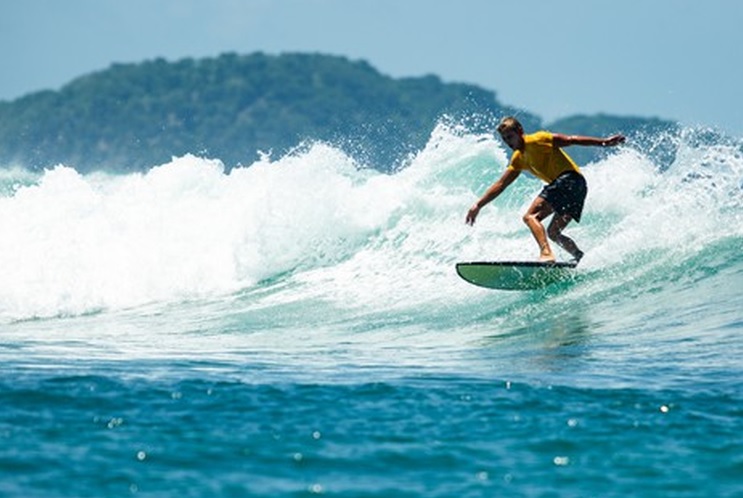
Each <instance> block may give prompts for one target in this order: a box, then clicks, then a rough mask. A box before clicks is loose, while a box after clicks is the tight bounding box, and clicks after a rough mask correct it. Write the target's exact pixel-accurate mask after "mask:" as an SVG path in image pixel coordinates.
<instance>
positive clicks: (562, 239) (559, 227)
mask: <svg viewBox="0 0 743 498" xmlns="http://www.w3.org/2000/svg"><path fill="white" fill-rule="evenodd" d="M572 220H573V218H572V216H570V215H569V214H555V216H553V217H552V221H551V222H550V225H549V227H548V228H547V233H548V235H549V238H550V239H551V240H554V241H555V242H557V244H558V245H559V246H560V247H562V248H563V249H565V250H566V251H567V252H569V253H570V254H571V255H572V256H573V258H575V260H576V261H580V259H581V258H582V257H583V251H581V250H580V249H578V246H577V244H576V243H575V242H574V241H573V239H571V238H570V237H568V236H566V235H563V233H562V231H563V230H565V227H566V226H568V223H570V222H571V221H572Z"/></svg>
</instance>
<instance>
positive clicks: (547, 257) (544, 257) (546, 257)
mask: <svg viewBox="0 0 743 498" xmlns="http://www.w3.org/2000/svg"><path fill="white" fill-rule="evenodd" d="M539 261H540V262H542V263H554V262H555V255H554V254H552V253H550V254H540V255H539Z"/></svg>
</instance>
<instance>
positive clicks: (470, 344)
mask: <svg viewBox="0 0 743 498" xmlns="http://www.w3.org/2000/svg"><path fill="white" fill-rule="evenodd" d="M651 156H652V155H651V151H643V150H639V149H637V148H636V147H633V146H632V144H629V145H628V146H626V147H622V148H618V149H615V150H614V151H613V153H612V154H611V155H610V156H609V157H607V158H606V159H604V160H601V161H599V162H596V163H593V164H589V165H586V166H585V167H584V173H585V175H586V177H587V179H588V183H589V198H588V201H587V207H586V211H585V213H584V221H583V222H582V223H581V224H579V225H578V224H576V225H574V226H571V227H570V228H569V231H568V232H567V233H569V234H570V235H571V236H573V237H574V238H575V239H576V241H578V243H579V244H580V245H581V247H582V248H583V249H584V250H585V251H586V257H585V258H584V260H583V261H582V262H581V265H580V267H579V268H578V269H577V271H576V276H575V278H574V279H573V280H571V281H569V282H563V283H560V284H556V285H554V286H551V287H548V288H546V289H543V290H538V291H530V292H499V291H489V290H485V289H481V288H477V287H474V286H470V285H468V284H466V283H465V282H463V281H461V280H460V279H459V278H458V277H457V275H456V273H455V271H454V264H455V263H456V262H457V261H461V260H482V259H499V258H508V259H522V258H523V259H534V258H535V257H536V247H535V244H534V242H533V241H532V240H531V236H530V235H529V233H528V230H527V229H526V227H525V226H524V225H523V223H522V222H521V220H520V218H521V213H522V212H523V211H524V210H525V209H526V207H527V206H528V204H529V203H530V201H531V200H532V198H533V196H534V195H535V193H536V192H537V191H538V189H539V188H540V185H539V183H538V182H537V181H536V180H530V179H526V178H523V177H522V178H520V179H519V181H518V182H517V183H515V184H514V185H512V186H511V188H510V189H509V190H508V191H507V192H506V193H505V194H504V195H503V196H502V197H501V198H499V199H498V200H496V201H495V202H494V203H493V204H491V205H489V206H488V207H487V208H485V209H484V210H483V211H482V213H481V215H480V218H479V219H478V223H477V224H476V226H474V227H469V226H466V225H465V223H464V217H465V214H466V211H467V209H468V207H469V206H470V205H471V204H472V202H473V201H474V200H475V199H476V198H477V196H478V195H479V194H480V193H481V192H482V191H483V190H484V189H485V188H486V187H487V186H488V185H489V184H490V182H492V181H493V180H494V179H495V178H496V177H497V176H498V175H499V174H500V172H501V170H502V168H503V165H504V163H505V161H506V158H507V152H506V150H504V148H503V146H502V145H501V143H500V142H498V141H496V140H494V139H493V138H492V137H487V136H476V135H472V134H468V133H467V132H466V131H464V130H459V129H456V128H447V127H444V126H442V127H440V128H438V129H437V130H436V131H435V132H434V133H433V134H432V136H431V139H430V141H429V144H428V145H427V147H426V148H425V149H424V150H422V151H420V153H419V154H418V155H416V156H415V157H412V158H411V159H410V163H409V164H408V165H407V166H406V167H404V168H401V169H400V170H399V171H398V172H396V173H394V174H382V173H378V172H375V171H373V170H369V169H365V168H364V167H363V165H360V164H357V163H356V162H355V161H354V160H353V158H351V157H348V156H347V155H345V154H343V153H342V152H341V151H340V150H339V149H337V148H335V147H333V146H332V145H327V144H316V145H314V146H311V147H307V148H304V149H301V150H299V151H297V152H295V153H294V154H292V155H289V156H287V157H280V158H272V157H268V156H267V157H264V158H263V159H261V160H260V161H259V162H257V163H256V164H253V165H251V166H250V167H247V168H240V169H234V170H232V171H231V172H230V173H229V174H226V173H225V168H224V166H223V165H222V163H221V162H220V161H219V160H218V159H205V158H198V157H194V156H185V157H180V158H174V159H173V160H172V161H171V162H169V163H167V164H163V165H153V168H152V169H151V170H150V171H149V172H147V173H145V174H130V175H118V176H116V175H105V174H94V175H88V176H81V175H80V174H78V173H76V172H75V170H74V168H73V166H74V165H60V166H58V167H56V168H54V169H51V170H48V171H45V172H43V173H42V174H30V173H26V172H23V171H19V170H14V169H6V170H4V171H2V175H0V192H1V197H0V234H2V235H1V236H0V270H1V271H0V274H1V275H2V278H0V372H1V373H2V376H0V442H1V443H2V444H0V496H3V497H24V498H25V497H99V496H100V497H102V496H106V497H109V496H151V497H164V496H168V497H170V496H178V497H184V496H185V497H191V496H192V497H205V496H236V497H242V496H270V497H283V496H287V497H288V496H292V497H293V496H313V495H327V496H348V497H357V496H360V497H376V496H378V497H396V496H400V497H480V496H487V497H492V496H527V497H532V496H534V497H542V496H545V497H549V496H555V497H557V496H560V497H563V496H570V497H595V496H617V497H619V496H622V497H624V496H664V497H667V496H671V497H699V496H715V497H741V496H743V383H742V382H741V379H742V378H743V359H742V358H743V293H742V292H741V290H743V251H742V250H741V249H743V152H742V149H741V145H740V143H736V142H734V141H728V142H724V143H723V142H721V141H715V142H712V143H709V142H707V143H702V141H699V140H695V139H694V132H693V131H692V130H690V131H689V132H688V133H686V134H682V136H681V137H680V138H679V150H678V154H677V156H676V159H675V161H674V162H673V164H670V165H664V166H659V165H657V164H655V163H654V162H653V160H652V158H651ZM561 257H566V255H565V254H561Z"/></svg>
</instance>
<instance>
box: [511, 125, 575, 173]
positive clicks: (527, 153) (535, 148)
mask: <svg viewBox="0 0 743 498" xmlns="http://www.w3.org/2000/svg"><path fill="white" fill-rule="evenodd" d="M552 138H553V137H552V133H550V132H548V131H538V132H536V133H532V134H530V135H524V149H523V150H517V151H515V152H514V153H513V155H512V156H511V164H509V165H508V167H509V168H511V169H515V170H518V171H528V172H529V173H531V174H532V175H534V176H536V177H537V178H539V179H540V180H542V181H545V182H547V183H552V182H553V181H555V179H556V178H557V177H558V176H560V175H561V174H563V173H565V172H566V171H575V172H576V173H580V168H579V167H578V165H577V164H575V162H574V161H573V160H572V159H571V158H570V156H568V155H567V154H566V153H565V152H564V151H563V150H562V149H560V148H559V147H554V146H553V145H552Z"/></svg>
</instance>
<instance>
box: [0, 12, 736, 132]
mask: <svg viewBox="0 0 743 498" xmlns="http://www.w3.org/2000/svg"><path fill="white" fill-rule="evenodd" d="M741 25H743V1H740V0H704V1H701V0H695V1H690V0H617V1H612V0H559V1H558V0H531V1H523V0H510V1H505V0H64V1H62V0H0V67H2V76H0V100H13V99H16V98H18V97H20V96H22V95H25V94H28V93H31V92H35V91H39V90H58V89H60V88H61V87H62V86H63V85H64V84H66V83H68V82H70V81H71V80H73V79H75V78H76V77H78V76H82V75H84V74H88V73H91V72H94V71H100V70H103V69H106V68H107V67H109V66H110V65H111V64H113V63H136V62H142V61H145V60H151V59H154V58H157V57H163V58H165V59H167V60H171V61H176V60H179V59H182V58H185V57H193V58H202V57H215V56H218V55H219V54H222V53H225V52H235V53H238V54H250V53H253V52H257V51H261V52H264V53H267V54H275V55H278V54H281V53H285V52H311V53H323V54H331V55H341V56H345V57H348V58H349V59H351V60H365V61H367V62H369V63H370V64H371V65H372V66H374V67H375V68H376V69H377V70H379V71H380V72H382V73H384V74H386V75H389V76H392V77H407V76H423V75H428V74H435V75H437V76H439V77H440V78H441V79H442V80H443V81H445V82H463V83H471V84H475V85H478V86H481V87H483V88H486V89H489V90H493V91H495V92H496V95H497V98H498V100H499V101H500V102H501V103H502V104H507V105H512V106H516V107H519V108H522V109H525V110H527V111H529V112H532V113H535V114H537V115H539V116H541V117H542V118H543V119H544V120H545V121H546V122H549V121H552V120H555V119H557V118H560V117H565V116H570V115H574V114H595V113H599V112H603V113H609V114H616V115H620V116H642V117H660V118H664V119H673V120H678V121H680V122H681V123H682V124H685V125H690V126H704V127H712V128H716V129H719V130H721V131H724V132H727V133H731V134H733V135H735V136H737V137H741V136H743V110H742V109H741V107H742V106H741V103H742V102H741V101H742V100H743V99H742V98H741V97H743V28H741ZM556 131H559V130H556Z"/></svg>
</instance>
